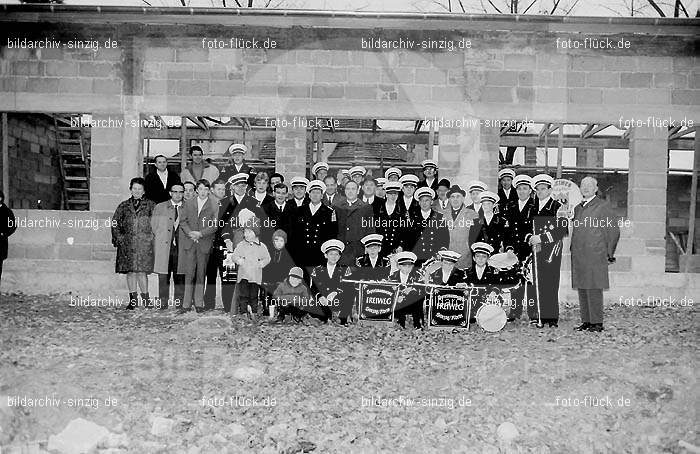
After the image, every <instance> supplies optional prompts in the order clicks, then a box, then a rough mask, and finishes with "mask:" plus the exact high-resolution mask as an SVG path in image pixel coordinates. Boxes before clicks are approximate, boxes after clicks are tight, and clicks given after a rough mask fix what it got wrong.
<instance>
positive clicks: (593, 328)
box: [588, 323, 603, 333]
mask: <svg viewBox="0 0 700 454" xmlns="http://www.w3.org/2000/svg"><path fill="white" fill-rule="evenodd" d="M588 331H591V332H594V333H599V332H601V331H603V324H602V323H593V324H591V326H589V327H588Z"/></svg>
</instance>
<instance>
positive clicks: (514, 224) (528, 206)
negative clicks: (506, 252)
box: [504, 198, 535, 262]
mask: <svg viewBox="0 0 700 454" xmlns="http://www.w3.org/2000/svg"><path fill="white" fill-rule="evenodd" d="M534 213H535V205H534V202H533V200H532V199H531V198H530V199H528V200H527V202H526V203H525V206H524V207H523V209H522V211H520V207H519V205H518V201H517V200H516V201H515V202H511V203H510V204H509V205H508V207H507V208H506V209H505V213H504V215H505V216H506V217H507V219H508V229H509V233H508V236H509V237H510V240H509V243H510V245H512V246H513V248H514V252H515V255H517V256H518V260H520V261H521V262H522V261H524V260H525V259H526V258H527V256H528V255H530V253H531V252H532V248H531V247H530V245H529V244H528V243H527V241H525V237H527V236H528V234H532V216H533V215H534Z"/></svg>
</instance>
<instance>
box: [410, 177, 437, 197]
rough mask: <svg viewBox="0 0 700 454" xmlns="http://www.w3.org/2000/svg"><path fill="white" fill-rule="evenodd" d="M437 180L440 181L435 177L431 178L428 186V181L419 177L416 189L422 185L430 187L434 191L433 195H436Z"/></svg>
mask: <svg viewBox="0 0 700 454" xmlns="http://www.w3.org/2000/svg"><path fill="white" fill-rule="evenodd" d="M439 181H440V180H439V179H438V178H437V177H436V178H435V179H433V181H432V183H431V184H430V186H428V182H427V181H426V179H425V178H423V179H421V180H420V181H419V182H418V186H417V187H416V189H418V188H423V187H429V188H430V189H432V190H433V191H435V197H437V188H438V182H439Z"/></svg>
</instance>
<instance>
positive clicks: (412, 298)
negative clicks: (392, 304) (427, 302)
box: [387, 267, 425, 311]
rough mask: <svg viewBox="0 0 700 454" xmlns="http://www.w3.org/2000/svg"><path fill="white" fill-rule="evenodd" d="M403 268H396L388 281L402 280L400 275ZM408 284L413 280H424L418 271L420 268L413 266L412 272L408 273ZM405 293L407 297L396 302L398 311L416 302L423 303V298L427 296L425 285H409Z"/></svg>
mask: <svg viewBox="0 0 700 454" xmlns="http://www.w3.org/2000/svg"><path fill="white" fill-rule="evenodd" d="M400 273H401V270H396V271H394V272H393V273H391V274H390V275H389V277H388V278H387V280H388V281H390V282H401V276H400ZM406 282H407V284H411V283H413V282H423V279H422V278H421V275H420V273H419V272H418V268H416V267H413V269H412V270H411V272H410V273H409V275H408V280H407V281H406ZM403 293H404V295H405V299H404V300H403V301H402V302H397V303H396V308H395V310H396V311H399V310H401V309H405V308H407V307H408V306H411V305H413V304H416V303H419V304H420V303H421V302H422V301H423V298H424V297H425V290H424V287H407V288H406V289H405V290H404V291H403Z"/></svg>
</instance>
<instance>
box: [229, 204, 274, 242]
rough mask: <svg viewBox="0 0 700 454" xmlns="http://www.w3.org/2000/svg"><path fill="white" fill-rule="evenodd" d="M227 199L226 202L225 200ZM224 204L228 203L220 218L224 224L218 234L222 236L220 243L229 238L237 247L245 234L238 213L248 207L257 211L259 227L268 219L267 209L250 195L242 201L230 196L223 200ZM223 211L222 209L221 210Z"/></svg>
mask: <svg viewBox="0 0 700 454" xmlns="http://www.w3.org/2000/svg"><path fill="white" fill-rule="evenodd" d="M224 201H226V202H224ZM221 203H222V205H226V206H225V208H224V211H223V213H222V214H221V218H220V220H219V225H222V227H221V229H220V231H218V232H217V236H219V237H220V240H219V241H220V244H224V242H225V240H227V239H229V240H231V241H232V242H233V247H234V248H235V247H236V244H238V242H239V241H241V240H243V235H242V234H241V233H240V229H241V226H239V225H238V215H239V214H240V212H241V211H242V210H244V209H248V210H250V211H252V212H253V213H255V217H257V218H258V220H259V223H258V224H257V226H258V227H260V228H261V230H262V226H263V225H264V224H265V223H269V222H268V221H266V219H267V215H266V214H265V211H264V210H263V209H262V208H260V207H258V201H257V200H255V199H254V198H252V197H251V196H249V195H247V194H246V195H244V196H243V198H242V199H241V202H240V203H238V200H237V199H236V197H235V196H233V195H232V196H229V197H227V198H226V199H223V200H222V201H221ZM219 213H221V211H219Z"/></svg>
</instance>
